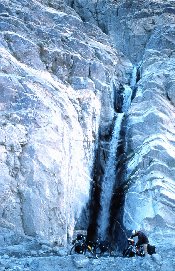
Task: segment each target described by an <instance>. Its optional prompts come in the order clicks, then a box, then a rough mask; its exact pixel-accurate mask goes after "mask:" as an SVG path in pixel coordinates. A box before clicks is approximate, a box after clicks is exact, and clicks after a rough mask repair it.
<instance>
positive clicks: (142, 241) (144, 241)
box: [131, 230, 149, 256]
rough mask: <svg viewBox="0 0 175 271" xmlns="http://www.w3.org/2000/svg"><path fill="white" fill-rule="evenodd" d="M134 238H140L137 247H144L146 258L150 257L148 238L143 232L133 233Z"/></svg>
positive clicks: (134, 231)
mask: <svg viewBox="0 0 175 271" xmlns="http://www.w3.org/2000/svg"><path fill="white" fill-rule="evenodd" d="M133 237H138V241H137V243H136V246H141V245H143V249H144V253H145V256H146V255H148V244H149V240H148V237H147V236H146V235H145V234H144V233H143V232H142V231H136V230H133V231H132V235H131V238H133Z"/></svg>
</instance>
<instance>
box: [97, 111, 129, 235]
mask: <svg viewBox="0 0 175 271" xmlns="http://www.w3.org/2000/svg"><path fill="white" fill-rule="evenodd" d="M123 116H124V113H121V114H118V115H117V119H116V123H115V127H114V131H113V136H112V140H111V143H110V155H109V158H108V161H107V165H106V170H105V174H104V178H103V182H102V193H101V212H100V217H99V221H98V225H99V232H98V233H99V237H100V238H103V239H105V238H106V230H107V227H108V224H109V208H110V201H111V197H112V192H113V186H114V184H115V179H116V152H117V146H118V140H119V136H120V130H121V123H122V119H123Z"/></svg>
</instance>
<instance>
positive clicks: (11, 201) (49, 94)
mask: <svg viewBox="0 0 175 271" xmlns="http://www.w3.org/2000/svg"><path fill="white" fill-rule="evenodd" d="M174 8H175V5H174V1H166V2H165V1H146V2H145V1H114V0H110V1H105V0H102V1H91V0H88V1H87V0H82V1H80V0H74V1H72V0H65V1H61V0H60V1H54V0H53V1H52V0H50V1H47V0H43V1H42V0H40V1H35V0H30V1H29V0H28V1H24V0H19V1H15V0H6V1H2V0H0V18H1V22H0V30H1V34H0V52H1V61H0V90H1V95H0V112H1V114H0V163H1V185H0V202H1V216H0V231H1V245H5V244H15V243H19V242H20V241H21V239H22V238H24V237H26V236H32V237H37V238H46V239H48V240H50V241H57V243H58V244H59V245H66V243H67V240H68V241H69V240H70V239H71V238H72V235H73V231H74V228H75V227H76V223H77V221H79V223H80V224H79V225H82V224H81V222H82V220H80V217H81V215H82V209H83V208H86V206H87V204H88V203H89V202H90V201H91V196H92V194H91V188H92V183H94V182H96V184H97V185H98V184H99V183H98V182H97V180H98V179H99V178H100V176H101V175H100V174H103V173H102V172H100V170H101V171H103V170H105V166H106V157H108V156H109V154H108V153H109V152H110V150H109V146H110V142H111V131H112V128H113V127H114V120H115V118H116V116H117V114H120V113H124V114H125V119H124V123H123V127H122V130H121V138H120V140H121V142H122V143H121V144H119V148H118V150H117V157H118V162H117V174H116V176H117V178H116V187H115V188H116V189H118V190H116V191H117V192H116V191H114V192H115V193H114V198H113V200H114V203H115V204H113V209H117V213H116V212H114V213H115V214H114V216H113V217H112V219H113V220H115V219H117V222H118V223H119V224H120V225H122V228H123V230H127V231H128V232H129V231H130V230H131V229H133V228H136V229H137V228H138V229H140V228H142V229H145V230H146V231H147V232H148V234H149V238H150V241H151V242H154V243H156V244H158V245H159V247H160V248H162V249H165V247H166V246H167V244H168V245H169V247H171V246H174V244H173V241H172V234H173V230H174V227H175V225H174V222H175V213H174V179H173V177H174V173H175V165H174V154H175V149H174V146H175V141H174V134H175V121H174V114H175V109H174V106H175V95H174V87H175V77H174V61H175V59H174V58H175V55H174V42H175V41H174V18H175V14H174ZM126 90H132V91H133V93H132V102H131V105H130V103H128V101H127V99H129V98H127V97H129V96H127V95H126V97H125V91H126ZM130 98H131V97H130ZM128 107H129V108H128ZM119 143H120V141H119ZM98 153H99V157H98V158H99V160H98V159H97V154H98ZM97 160H98V166H99V168H100V170H99V169H98V170H96V169H97V167H98V166H97V165H96V164H97ZM94 164H95V165H94ZM94 168H95V169H94ZM117 182H118V183H117ZM121 187H122V193H124V197H123V198H122V199H121V200H119V201H117V199H118V196H119V195H121V190H120V189H121ZM99 193H100V192H99ZM94 195H97V196H99V194H98V193H97V194H93V201H94V200H96V199H95V197H94ZM115 195H116V196H115ZM122 195H123V194H122ZM93 204H94V203H93ZM116 204H118V206H116ZM89 206H90V207H92V206H91V204H89ZM93 206H96V205H93ZM111 213H112V211H111ZM84 214H86V215H87V214H88V212H87V211H85V212H84ZM89 214H90V215H91V212H89ZM83 222H84V223H85V226H87V225H88V224H87V221H83ZM90 223H93V220H92V221H90ZM114 226H115V225H113V224H112V222H111V232H112V233H113V237H114V238H115V234H116V231H119V228H117V227H116V228H115V227H114ZM114 228H115V229H114ZM162 237H164V238H165V240H164V242H162ZM162 270H163V269H162Z"/></svg>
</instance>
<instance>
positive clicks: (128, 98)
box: [122, 85, 133, 112]
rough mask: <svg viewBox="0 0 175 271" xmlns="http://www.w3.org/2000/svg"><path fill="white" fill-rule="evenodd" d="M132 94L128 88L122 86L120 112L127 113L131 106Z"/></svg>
mask: <svg viewBox="0 0 175 271" xmlns="http://www.w3.org/2000/svg"><path fill="white" fill-rule="evenodd" d="M132 92H133V91H132V89H131V87H130V86H128V85H124V92H123V105H122V112H126V111H128V109H129V107H130V104H131V98H132Z"/></svg>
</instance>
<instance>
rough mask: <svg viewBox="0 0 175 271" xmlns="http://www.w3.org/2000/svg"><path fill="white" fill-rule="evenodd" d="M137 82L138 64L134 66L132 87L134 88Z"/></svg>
mask: <svg viewBox="0 0 175 271" xmlns="http://www.w3.org/2000/svg"><path fill="white" fill-rule="evenodd" d="M136 83H137V66H134V67H133V70H132V76H131V81H130V87H131V88H132V89H133V88H134V87H135V85H136Z"/></svg>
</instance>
